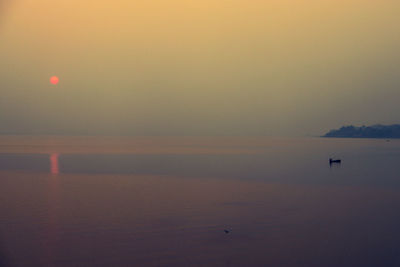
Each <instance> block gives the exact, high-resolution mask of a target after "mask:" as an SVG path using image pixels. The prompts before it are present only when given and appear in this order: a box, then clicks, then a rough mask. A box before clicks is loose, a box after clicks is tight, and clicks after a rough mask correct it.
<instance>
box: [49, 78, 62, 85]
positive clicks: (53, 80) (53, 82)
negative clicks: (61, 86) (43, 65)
mask: <svg viewBox="0 0 400 267" xmlns="http://www.w3.org/2000/svg"><path fill="white" fill-rule="evenodd" d="M59 81H60V79H58V77H57V76H52V77H51V78H50V83H51V84H54V85H56V84H58V82H59Z"/></svg>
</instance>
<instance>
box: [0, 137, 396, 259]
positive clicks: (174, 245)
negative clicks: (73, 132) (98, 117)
mask: <svg viewBox="0 0 400 267" xmlns="http://www.w3.org/2000/svg"><path fill="white" fill-rule="evenodd" d="M330 157H335V158H341V159H342V163H341V164H340V165H338V164H333V165H329V162H328V159H329V158H330ZM399 174H400V141H398V140H369V139H323V138H298V139H290V138H265V137H254V138H245V137H235V138H234V137H229V138H223V137H182V138H178V137H120V138H118V137H13V136H8V137H0V265H4V266H135V265H136V266H399V265H400V248H399V247H398V243H399V242H400V229H399V225H400V214H399V212H398V211H399V209H400V194H399V193H400V175H399ZM224 229H230V230H231V232H230V233H229V234H226V233H224V231H223V230H224Z"/></svg>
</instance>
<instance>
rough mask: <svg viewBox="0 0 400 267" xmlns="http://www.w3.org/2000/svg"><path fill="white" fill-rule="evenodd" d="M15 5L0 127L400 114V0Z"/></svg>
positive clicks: (234, 128) (218, 126)
mask: <svg viewBox="0 0 400 267" xmlns="http://www.w3.org/2000/svg"><path fill="white" fill-rule="evenodd" d="M10 3H11V5H7V8H5V9H4V10H3V11H2V12H1V13H2V14H0V15H1V16H2V19H1V20H0V23H1V24H0V51H2V52H1V53H0V73H1V74H0V90H1V91H2V98H1V99H0V113H1V114H2V115H1V116H0V132H25V133H126V134H145V135H147V134H149V135H164V134H167V135H169V134H173V135H181V134H200V135H202V134H227V135H231V134H232V135H236V134H251V135H252V134H257V135H307V134H312V135H318V134H322V133H323V132H324V131H326V130H328V129H330V128H334V127H338V126H340V125H342V124H372V123H396V122H399V117H398V115H397V114H400V113H399V111H400V107H399V105H398V99H399V98H400V90H398V88H399V84H400V81H399V78H398V77H400V76H399V70H400V68H399V56H398V52H397V50H398V47H399V43H400V42H399V38H400V37H399V36H400V34H399V33H400V32H399V31H400V28H399V27H398V25H400V24H399V23H400V17H399V16H398V14H397V12H396V11H397V10H400V9H399V8H400V2H398V1H393V0H392V1H389V0H383V1H365V0H364V1H361V0H349V1H337V0H336V1H333V0H325V1H323V0H318V1H317V0H314V1H312V0H305V1H293V0H291V1H289V0H279V1H278V0H274V1H244V0H237V1H234V0H231V1H227V0H225V1H222V0H221V1H215V0H213V1H211V0H205V1H188V0H168V1H162V0H158V1H155V0H146V1H127V0H116V1H105V0H100V1H77V0H69V1H66V0H58V1H53V0H15V1H11V2H10ZM52 75H57V76H59V77H60V83H59V84H58V85H57V86H56V87H54V86H52V85H50V83H49V78H50V77H51V76H52ZM377 106H379V107H380V108H379V109H378V110H377V109H376V107H377Z"/></svg>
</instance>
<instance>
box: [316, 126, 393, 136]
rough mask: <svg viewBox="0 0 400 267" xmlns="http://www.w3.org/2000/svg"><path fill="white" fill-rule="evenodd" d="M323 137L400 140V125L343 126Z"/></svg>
mask: <svg viewBox="0 0 400 267" xmlns="http://www.w3.org/2000/svg"><path fill="white" fill-rule="evenodd" d="M322 137H343V138H345V137H347V138H400V124H393V125H380V124H377V125H371V126H361V127H357V126H353V125H350V126H343V127H341V128H340V129H335V130H331V131H329V132H328V133H326V134H325V135H323V136H322Z"/></svg>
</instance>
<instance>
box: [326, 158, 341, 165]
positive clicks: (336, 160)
mask: <svg viewBox="0 0 400 267" xmlns="http://www.w3.org/2000/svg"><path fill="white" fill-rule="evenodd" d="M341 162H342V160H341V159H332V158H329V164H332V163H341Z"/></svg>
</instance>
